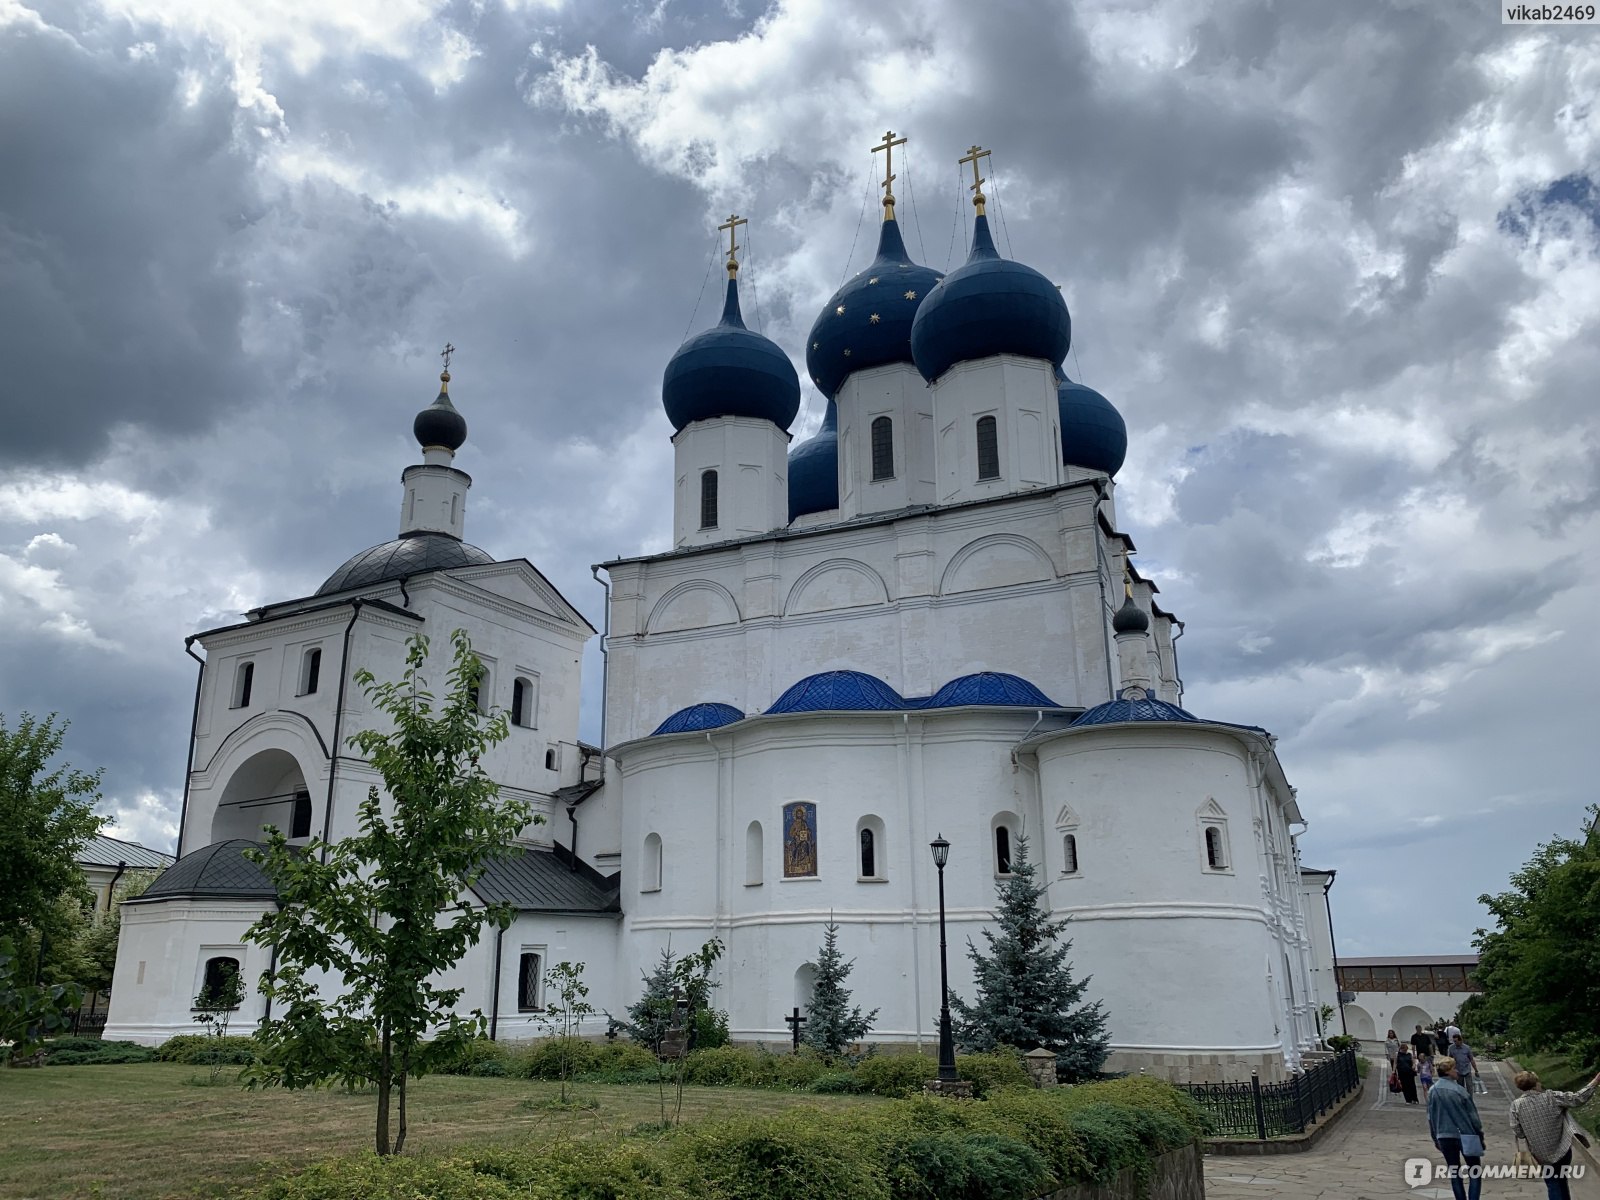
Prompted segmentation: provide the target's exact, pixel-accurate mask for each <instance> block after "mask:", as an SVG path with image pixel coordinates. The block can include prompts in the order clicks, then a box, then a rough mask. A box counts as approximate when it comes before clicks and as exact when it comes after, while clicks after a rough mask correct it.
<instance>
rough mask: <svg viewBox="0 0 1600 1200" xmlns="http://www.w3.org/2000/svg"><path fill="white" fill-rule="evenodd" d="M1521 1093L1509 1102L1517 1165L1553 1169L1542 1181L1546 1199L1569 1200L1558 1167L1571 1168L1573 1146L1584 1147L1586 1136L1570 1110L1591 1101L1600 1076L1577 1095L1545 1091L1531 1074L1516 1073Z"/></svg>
mask: <svg viewBox="0 0 1600 1200" xmlns="http://www.w3.org/2000/svg"><path fill="white" fill-rule="evenodd" d="M1512 1082H1513V1083H1515V1084H1516V1085H1517V1091H1519V1092H1521V1093H1522V1094H1521V1095H1520V1096H1518V1097H1517V1098H1516V1099H1515V1100H1513V1101H1512V1102H1511V1136H1512V1137H1513V1138H1514V1139H1515V1140H1516V1146H1517V1153H1516V1158H1515V1160H1514V1161H1515V1163H1516V1165H1517V1166H1519V1167H1520V1166H1541V1167H1554V1168H1556V1170H1555V1171H1554V1172H1552V1173H1551V1177H1548V1178H1546V1179H1545V1181H1544V1187H1545V1194H1546V1197H1547V1200H1572V1190H1571V1188H1570V1186H1569V1185H1568V1182H1567V1180H1566V1179H1565V1178H1564V1177H1562V1175H1561V1170H1560V1169H1561V1168H1563V1167H1568V1166H1571V1165H1572V1143H1573V1142H1575V1141H1576V1142H1579V1143H1580V1144H1582V1145H1583V1146H1585V1147H1587V1146H1588V1144H1589V1139H1588V1136H1587V1135H1586V1134H1585V1133H1584V1132H1583V1130H1582V1129H1580V1128H1579V1127H1578V1123H1577V1121H1575V1120H1574V1119H1573V1116H1572V1110H1573V1109H1575V1108H1582V1107H1583V1106H1584V1105H1585V1104H1587V1103H1589V1101H1590V1100H1591V1099H1593V1098H1594V1093H1595V1088H1596V1087H1597V1086H1600V1073H1597V1074H1596V1075H1595V1077H1594V1078H1593V1079H1591V1080H1589V1082H1588V1084H1587V1085H1586V1086H1585V1087H1583V1088H1581V1089H1579V1090H1578V1091H1576V1092H1547V1091H1545V1089H1544V1087H1543V1085H1541V1084H1540V1082H1539V1077H1538V1076H1537V1075H1535V1074H1534V1073H1533V1072H1532V1071H1519V1072H1517V1075H1516V1078H1515V1079H1513V1080H1512Z"/></svg>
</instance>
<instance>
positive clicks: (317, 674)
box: [300, 646, 322, 696]
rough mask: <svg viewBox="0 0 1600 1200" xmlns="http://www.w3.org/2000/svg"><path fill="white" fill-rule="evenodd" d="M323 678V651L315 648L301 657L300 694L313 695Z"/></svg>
mask: <svg viewBox="0 0 1600 1200" xmlns="http://www.w3.org/2000/svg"><path fill="white" fill-rule="evenodd" d="M321 678H322V650H321V649H320V648H318V647H315V646H313V647H312V648H311V649H310V650H307V651H306V652H305V653H304V654H302V655H301V656H300V694H301V695H302V696H310V695H313V694H314V693H315V692H316V690H317V684H318V683H319V682H320V681H321Z"/></svg>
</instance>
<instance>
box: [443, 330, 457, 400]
mask: <svg viewBox="0 0 1600 1200" xmlns="http://www.w3.org/2000/svg"><path fill="white" fill-rule="evenodd" d="M455 352H456V348H455V347H454V346H452V345H451V344H450V343H449V342H446V343H445V344H444V349H443V350H441V351H439V357H440V358H442V359H444V370H442V371H440V372H439V382H440V383H442V384H448V383H449V382H450V356H451V355H452V354H454V353H455ZM443 390H444V389H443V388H440V391H443Z"/></svg>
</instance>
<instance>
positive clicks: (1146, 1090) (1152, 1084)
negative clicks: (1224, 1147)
mask: <svg viewBox="0 0 1600 1200" xmlns="http://www.w3.org/2000/svg"><path fill="white" fill-rule="evenodd" d="M1052 1094H1055V1095H1059V1096H1060V1097H1061V1103H1063V1104H1065V1105H1066V1106H1067V1107H1068V1108H1069V1109H1070V1108H1077V1107H1081V1106H1083V1105H1087V1104H1115V1105H1119V1106H1121V1107H1123V1108H1130V1109H1136V1110H1137V1109H1151V1110H1154V1111H1156V1112H1163V1113H1166V1114H1167V1115H1168V1116H1170V1117H1172V1118H1173V1119H1174V1120H1176V1121H1178V1122H1179V1123H1180V1124H1182V1125H1183V1126H1184V1127H1185V1128H1186V1129H1187V1130H1188V1131H1189V1133H1190V1135H1191V1139H1190V1140H1192V1138H1199V1137H1204V1136H1205V1135H1206V1133H1207V1132H1208V1130H1207V1126H1206V1118H1205V1113H1204V1112H1202V1111H1201V1109H1200V1106H1199V1105H1198V1104H1197V1103H1195V1099H1194V1097H1193V1096H1191V1095H1189V1093H1188V1092H1186V1091H1184V1090H1183V1089H1181V1088H1175V1087H1173V1086H1172V1085H1171V1084H1170V1083H1167V1082H1165V1081H1163V1080H1160V1079H1148V1078H1142V1077H1139V1076H1129V1077H1127V1078H1125V1079H1108V1080H1105V1081H1103V1082H1101V1083H1086V1084H1080V1085H1079V1086H1078V1087H1072V1088H1062V1089H1059V1090H1057V1091H1055V1092H1054V1093H1052Z"/></svg>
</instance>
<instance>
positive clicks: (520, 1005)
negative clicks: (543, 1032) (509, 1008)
mask: <svg viewBox="0 0 1600 1200" xmlns="http://www.w3.org/2000/svg"><path fill="white" fill-rule="evenodd" d="M541 965H542V963H541V961H540V958H539V955H537V954H531V953H525V954H523V956H522V959H521V961H520V962H518V964H517V1011H519V1012H538V1011H539V1010H540V1009H541V1008H543V1007H544V1005H542V1004H540V1003H539V984H540V982H541V981H542V980H543V978H544V976H543V975H542V974H540V970H539V968H540V967H541Z"/></svg>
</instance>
